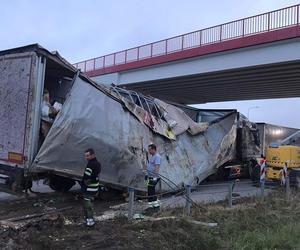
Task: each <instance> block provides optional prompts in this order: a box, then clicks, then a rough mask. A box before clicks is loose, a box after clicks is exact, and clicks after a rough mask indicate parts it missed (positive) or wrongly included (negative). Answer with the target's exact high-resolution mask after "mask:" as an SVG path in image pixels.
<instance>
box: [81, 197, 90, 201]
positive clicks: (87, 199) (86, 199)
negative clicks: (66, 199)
mask: <svg viewBox="0 0 300 250" xmlns="http://www.w3.org/2000/svg"><path fill="white" fill-rule="evenodd" d="M83 199H84V200H85V201H90V200H91V198H86V197H84V198H83Z"/></svg>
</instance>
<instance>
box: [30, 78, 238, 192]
mask: <svg viewBox="0 0 300 250" xmlns="http://www.w3.org/2000/svg"><path fill="white" fill-rule="evenodd" d="M185 109H189V107H185ZM189 110H190V114H189V115H188V114H187V113H185V112H184V111H183V109H181V108H179V107H177V106H174V105H172V104H168V103H166V102H163V101H161V100H158V99H154V98H151V97H145V96H142V95H139V94H138V93H135V92H133V91H128V90H124V89H121V88H118V87H116V86H111V87H109V88H108V87H105V86H102V85H97V84H93V83H92V82H91V81H87V80H86V79H85V78H82V77H81V76H76V79H74V84H73V87H72V89H71V91H70V93H69V95H68V97H67V99H66V101H65V103H64V105H63V107H62V110H61V111H60V113H59V114H58V116H57V117H56V119H55V121H54V123H53V125H52V128H51V130H50V132H49V134H48V136H47V137H46V139H45V141H44V143H43V145H42V146H41V148H40V150H39V152H38V154H37V156H36V159H35V161H34V163H33V165H32V166H31V168H30V171H31V172H33V173H39V172H45V171H46V172H51V173H56V174H60V175H64V176H67V177H71V178H76V179H81V177H82V175H83V171H84V168H85V165H86V162H85V160H84V157H83V152H84V151H85V150H86V149H87V148H93V149H94V150H95V151H96V153H97V158H98V159H99V161H100V162H101V165H102V172H101V176H100V180H101V181H102V182H103V183H106V184H108V185H112V186H114V187H123V188H124V187H128V186H131V187H135V188H136V189H138V190H145V186H144V173H143V171H142V170H143V167H144V166H145V164H147V160H148V157H149V155H148V153H147V148H148V145H149V144H150V143H155V144H156V145H157V147H158V153H159V154H160V155H161V156H162V163H161V170H160V173H161V175H163V176H167V177H168V179H170V180H172V181H173V182H174V183H176V184H177V185H182V184H197V183H199V182H201V181H202V180H204V179H205V178H206V177H208V176H209V175H211V174H213V173H215V172H216V170H217V168H218V167H219V166H221V165H223V164H224V163H226V162H228V161H230V160H231V159H233V158H234V156H235V141H236V130H237V127H236V124H237V117H238V113H237V111H236V110H224V111H213V110H208V111H206V110H197V109H195V108H190V109H189ZM191 114H192V115H191ZM192 117H194V119H192ZM162 190H170V187H169V186H168V185H166V184H165V183H162Z"/></svg>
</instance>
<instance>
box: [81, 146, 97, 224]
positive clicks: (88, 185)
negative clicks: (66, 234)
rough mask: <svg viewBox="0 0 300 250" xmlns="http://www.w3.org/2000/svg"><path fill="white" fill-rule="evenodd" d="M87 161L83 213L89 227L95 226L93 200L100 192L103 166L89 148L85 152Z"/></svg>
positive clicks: (83, 186)
mask: <svg viewBox="0 0 300 250" xmlns="http://www.w3.org/2000/svg"><path fill="white" fill-rule="evenodd" d="M84 156H85V159H86V160H87V161H88V163H87V166H86V168H85V170H84V175H83V178H82V185H81V188H82V192H83V211H84V217H85V223H86V225H87V226H89V227H91V226H94V224H95V221H94V209H93V200H94V198H95V196H96V195H97V193H98V191H99V174H100V172H101V164H100V163H99V162H98V160H97V158H96V156H95V151H94V150H93V149H92V148H89V149H87V150H86V151H85V154H84Z"/></svg>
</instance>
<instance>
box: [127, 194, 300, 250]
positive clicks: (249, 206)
mask: <svg viewBox="0 0 300 250" xmlns="http://www.w3.org/2000/svg"><path fill="white" fill-rule="evenodd" d="M180 214H182V209H173V210H168V211H162V212H161V213H160V214H158V215H157V216H159V217H161V216H170V215H180ZM192 218H193V219H195V220H199V221H207V222H215V221H216V222H217V223H218V227H215V228H208V227H205V226H199V225H195V224H191V223H190V222H189V221H188V220H187V219H185V218H181V219H179V220H165V221H156V222H141V223H138V224H132V225H127V226H125V227H127V229H129V230H132V231H135V232H142V233H141V237H140V239H141V242H137V244H138V245H139V246H140V245H141V244H145V243H147V244H149V246H150V248H149V249H155V248H156V249H203V250H212V249H226V250H227V249H228V250H232V249H236V250H261V249H264V250H267V249H272V250H274V249H278V250H279V249H280V250H281V249H287V250H288V249H293V250H300V194H299V191H298V193H294V195H293V197H292V200H291V201H290V202H287V201H286V200H285V197H284V194H282V193H280V192H276V193H274V194H273V195H272V196H270V197H268V198H266V199H265V202H263V203H262V202H261V201H260V200H255V199H249V200H247V201H245V200H244V201H243V202H241V204H237V205H235V206H234V208H232V209H229V208H227V207H226V205H225V203H224V204H218V205H207V206H204V207H202V208H201V209H200V208H193V214H192Z"/></svg>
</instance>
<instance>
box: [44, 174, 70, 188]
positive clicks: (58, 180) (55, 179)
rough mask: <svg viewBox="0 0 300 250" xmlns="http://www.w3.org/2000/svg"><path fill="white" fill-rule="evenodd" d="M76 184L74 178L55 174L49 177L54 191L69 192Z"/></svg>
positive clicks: (50, 185)
mask: <svg viewBox="0 0 300 250" xmlns="http://www.w3.org/2000/svg"><path fill="white" fill-rule="evenodd" d="M74 185H75V181H74V180H72V179H69V178H66V177H62V176H57V175H53V176H51V177H50V179H49V187H50V188H51V189H53V190H54V191H59V192H67V191H69V190H70V189H71V188H72V187H73V186H74Z"/></svg>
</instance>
